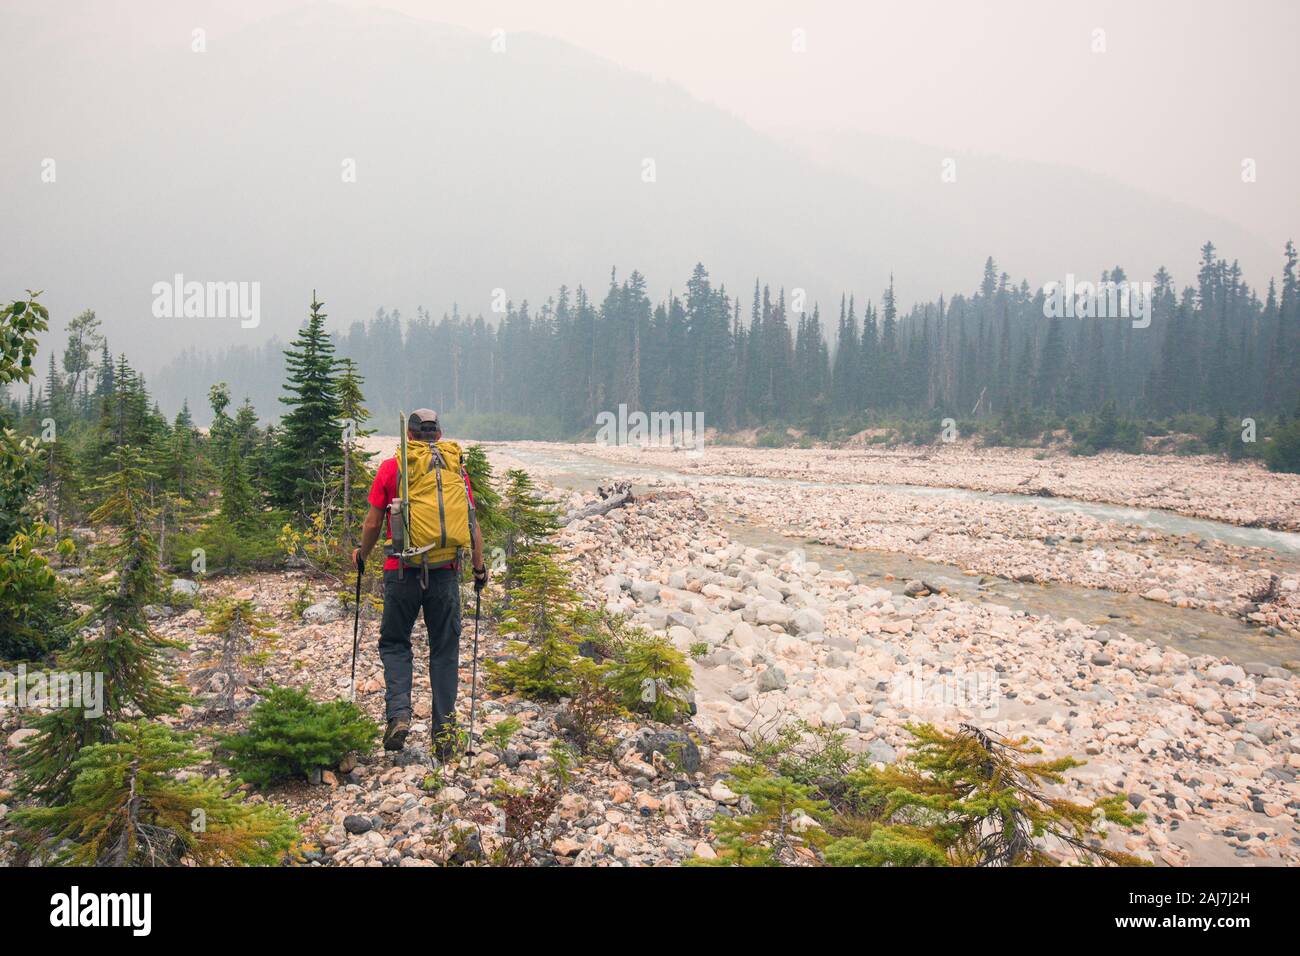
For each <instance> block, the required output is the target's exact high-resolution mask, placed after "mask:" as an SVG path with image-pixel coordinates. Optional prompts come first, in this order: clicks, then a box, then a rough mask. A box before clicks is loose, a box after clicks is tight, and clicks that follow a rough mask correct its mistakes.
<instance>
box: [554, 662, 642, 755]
mask: <svg viewBox="0 0 1300 956" xmlns="http://www.w3.org/2000/svg"><path fill="white" fill-rule="evenodd" d="M626 713H627V711H626V710H624V708H623V706H622V705H621V704H620V703H619V699H618V694H617V693H616V692H615V691H614V689H613V688H612V687H610V685H609V683H608V682H607V680H606V668H604V667H601V666H599V665H597V664H594V663H592V662H591V661H588V660H580V661H578V662H577V663H576V664H575V666H574V669H573V694H572V697H571V699H570V701H569V706H568V707H567V708H566V709H565V710H564V711H563V718H562V719H563V721H564V725H565V726H566V728H567V729H568V731H569V733H570V734H571V735H572V736H573V740H574V743H575V744H576V745H577V747H578V750H579V751H580V752H581V753H583V754H589V753H592V752H593V751H598V750H599V751H609V750H612V745H611V741H610V736H611V735H610V726H611V724H612V723H613V722H614V721H615V720H616V719H618V718H619V717H622V716H624V715H625V714H626Z"/></svg>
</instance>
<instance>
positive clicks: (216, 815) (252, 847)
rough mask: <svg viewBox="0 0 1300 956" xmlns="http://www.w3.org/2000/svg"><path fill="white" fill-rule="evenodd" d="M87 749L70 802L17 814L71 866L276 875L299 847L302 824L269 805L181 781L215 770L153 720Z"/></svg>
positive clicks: (71, 772)
mask: <svg viewBox="0 0 1300 956" xmlns="http://www.w3.org/2000/svg"><path fill="white" fill-rule="evenodd" d="M108 736H109V737H111V741H112V742H107V743H97V744H91V745H88V746H86V747H84V748H83V749H82V750H81V751H80V752H79V753H78V754H77V755H76V759H75V760H74V761H73V762H72V764H71V766H70V767H69V769H68V775H67V776H68V800H67V801H66V802H65V803H62V804H59V805H56V806H51V807H35V808H31V809H24V810H19V811H17V812H16V813H15V814H14V816H15V818H16V819H17V820H18V823H19V824H20V826H22V827H24V828H26V829H27V830H29V831H31V832H32V833H33V834H34V841H33V842H34V843H35V844H36V845H37V846H38V847H44V848H48V852H49V853H50V854H51V858H52V862H55V863H59V864H67V865H72V866H176V865H178V864H180V863H187V864H191V865H195V866H269V865H274V864H276V863H279V862H280V861H281V860H282V858H283V857H284V856H285V855H286V854H288V853H290V852H291V851H292V850H293V849H294V847H295V846H296V845H297V843H298V839H299V836H298V826H297V822H296V821H295V820H294V819H293V818H292V817H290V816H289V815H288V814H287V813H285V812H284V810H282V809H279V808H277V807H274V806H272V805H271V804H267V803H249V802H247V801H246V800H245V799H243V798H242V797H239V796H227V795H226V794H225V792H224V788H223V786H222V784H221V783H220V781H217V780H211V779H203V778H202V777H197V776H191V777H190V778H189V779H185V780H182V779H180V777H179V774H180V772H181V771H184V770H187V769H189V768H192V767H194V766H196V765H197V764H199V763H201V762H202V761H204V760H206V759H207V757H208V754H206V753H203V752H201V751H198V750H195V749H193V747H192V746H191V744H190V737H189V736H187V735H181V734H177V733H176V732H174V731H172V730H170V729H168V728H167V727H164V726H162V725H160V724H153V723H149V722H148V721H145V720H137V721H133V722H119V723H117V724H115V725H114V726H113V728H112V733H111V735H108Z"/></svg>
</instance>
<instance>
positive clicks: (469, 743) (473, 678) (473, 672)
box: [465, 588, 482, 756]
mask: <svg viewBox="0 0 1300 956" xmlns="http://www.w3.org/2000/svg"><path fill="white" fill-rule="evenodd" d="M481 598H482V593H481V592H480V591H479V589H478V588H475V589H474V656H473V658H472V659H471V661H470V668H469V673H470V677H469V737H468V738H467V739H466V741H465V755H466V756H469V755H470V754H471V753H473V751H472V749H471V748H472V747H473V746H474V707H475V705H476V704H477V703H478V611H479V602H480V600H481Z"/></svg>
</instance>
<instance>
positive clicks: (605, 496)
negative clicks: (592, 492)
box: [560, 481, 636, 528]
mask: <svg viewBox="0 0 1300 956" xmlns="http://www.w3.org/2000/svg"><path fill="white" fill-rule="evenodd" d="M596 493H597V494H599V495H600V499H599V500H597V501H593V502H592V503H591V504H589V505H584V506H583V507H581V508H579V509H577V510H576V511H570V512H569V513H568V514H567V515H565V516H564V517H563V518H561V519H560V527H561V528H564V527H567V526H568V525H570V524H572V523H573V522H575V521H581V520H582V519H583V518H594V517H596V516H597V515H603V514H607V513H608V512H610V511H613V510H614V509H615V508H622V507H623V506H624V505H628V504H631V503H632V502H633V501H635V500H636V498H635V497H634V496H633V495H632V485H631V484H630V483H629V482H626V481H621V482H619V483H617V484H615V485H613V486H611V487H609V488H605V487H601V488H597V489H596Z"/></svg>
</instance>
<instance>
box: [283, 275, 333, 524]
mask: <svg viewBox="0 0 1300 956" xmlns="http://www.w3.org/2000/svg"><path fill="white" fill-rule="evenodd" d="M322 304H323V303H321V302H318V301H317V300H316V294H315V292H313V293H312V303H311V314H310V315H309V316H308V319H307V323H306V325H304V326H303V328H302V329H300V330H299V332H298V337H297V338H296V339H295V340H294V343H293V345H292V346H291V347H290V348H288V349H286V350H285V353H284V355H285V366H286V370H287V375H288V380H287V381H286V382H285V385H284V390H285V392H286V393H287V394H286V395H285V396H284V397H282V398H281V399H280V401H281V402H283V403H284V404H285V405H286V406H288V408H289V411H288V413H287V414H285V415H284V417H283V418H282V419H281V421H280V430H279V432H278V436H279V437H278V441H277V443H276V452H275V454H276V459H275V467H274V495H275V501H276V503H277V504H279V505H282V506H284V507H287V508H293V509H295V510H296V511H298V512H299V513H300V514H307V513H308V512H309V511H311V510H313V507H319V506H320V504H321V502H322V501H323V499H325V498H326V496H327V494H328V491H329V489H330V488H331V486H332V485H333V484H334V482H335V481H336V480H337V476H338V475H339V473H340V471H341V470H342V464H343V440H342V423H341V422H340V416H341V409H340V406H339V395H338V383H337V381H336V379H335V368H334V343H333V342H332V341H331V340H330V337H329V334H328V333H327V332H326V331H325V314H324V313H323V312H321V311H320V310H321V306H322Z"/></svg>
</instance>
